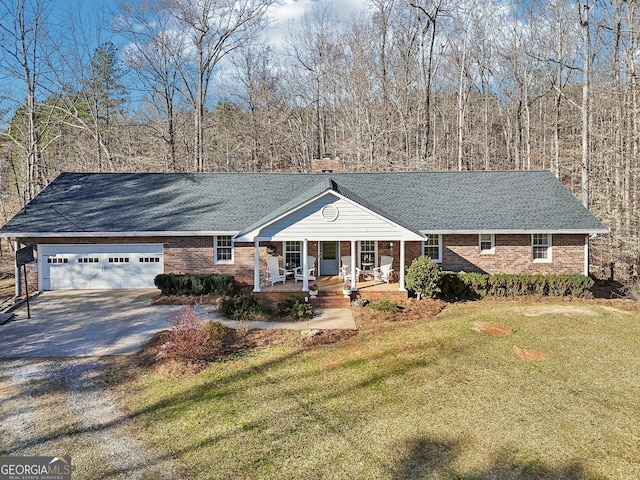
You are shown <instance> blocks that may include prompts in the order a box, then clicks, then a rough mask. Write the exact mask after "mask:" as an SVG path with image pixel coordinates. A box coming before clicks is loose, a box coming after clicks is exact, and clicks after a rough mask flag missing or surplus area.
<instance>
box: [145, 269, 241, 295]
mask: <svg viewBox="0 0 640 480" xmlns="http://www.w3.org/2000/svg"><path fill="white" fill-rule="evenodd" d="M153 282H154V283H155V285H156V287H158V288H159V289H160V291H161V292H162V295H207V294H213V295H227V294H228V293H230V292H232V291H233V286H234V278H233V275H221V274H217V273H213V274H210V275H176V274H174V273H162V274H160V275H157V276H156V278H155V279H154V280H153Z"/></svg>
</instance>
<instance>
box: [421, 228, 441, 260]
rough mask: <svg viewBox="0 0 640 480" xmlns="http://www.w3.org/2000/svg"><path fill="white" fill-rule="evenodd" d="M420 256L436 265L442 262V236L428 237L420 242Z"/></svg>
mask: <svg viewBox="0 0 640 480" xmlns="http://www.w3.org/2000/svg"><path fill="white" fill-rule="evenodd" d="M422 254H423V255H426V256H427V257H430V258H431V260H433V261H434V262H436V263H440V262H442V235H429V234H427V239H426V240H425V241H423V242H422Z"/></svg>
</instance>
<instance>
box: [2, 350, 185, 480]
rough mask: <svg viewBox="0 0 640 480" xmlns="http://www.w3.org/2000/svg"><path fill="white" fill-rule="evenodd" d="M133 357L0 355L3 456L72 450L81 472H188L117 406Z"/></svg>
mask: <svg viewBox="0 0 640 480" xmlns="http://www.w3.org/2000/svg"><path fill="white" fill-rule="evenodd" d="M130 358H131V357H120V358H119V359H118V357H109V358H92V357H84V358H75V359H37V360H28V359H11V360H0V398H2V399H3V400H2V402H0V455H3V456H6V455H9V456H31V455H35V456H37V455H47V456H49V455H56V456H61V455H70V456H71V464H72V468H73V471H72V473H73V478H77V479H87V478H100V479H105V478H110V479H180V478H183V477H182V476H181V474H180V472H179V468H178V467H176V465H174V462H173V460H172V459H171V457H170V456H167V455H165V454H164V453H162V452H158V451H156V450H155V449H154V448H153V447H150V446H149V445H147V444H146V443H145V441H144V431H143V430H141V429H140V428H139V426H138V425H136V423H135V421H134V419H135V412H132V413H127V412H124V411H123V410H122V409H121V408H120V407H119V406H118V401H117V389H118V388H119V386H118V384H117V382H116V383H115V384H114V381H113V377H114V376H115V377H116V378H117V377H118V375H117V374H115V375H114V372H115V371H117V370H119V369H120V368H121V367H122V365H120V364H119V363H118V362H121V361H129V360H130ZM122 388H124V387H122Z"/></svg>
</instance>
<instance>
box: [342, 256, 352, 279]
mask: <svg viewBox="0 0 640 480" xmlns="http://www.w3.org/2000/svg"><path fill="white" fill-rule="evenodd" d="M340 261H341V265H340V278H342V279H343V280H347V276H350V272H351V255H344V256H342V257H340Z"/></svg>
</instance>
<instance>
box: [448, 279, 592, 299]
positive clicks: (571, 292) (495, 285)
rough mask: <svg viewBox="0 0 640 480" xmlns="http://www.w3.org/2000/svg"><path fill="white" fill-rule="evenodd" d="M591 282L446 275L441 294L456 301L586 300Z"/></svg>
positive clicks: (589, 294)
mask: <svg viewBox="0 0 640 480" xmlns="http://www.w3.org/2000/svg"><path fill="white" fill-rule="evenodd" d="M593 283H594V282H593V280H592V279H591V278H589V277H586V276H584V275H561V274H550V275H541V274H535V275H512V274H504V273H503V274H496V275H488V274H481V273H447V274H445V276H444V281H443V288H442V293H443V294H444V295H447V296H451V297H456V298H468V299H473V298H482V297H486V296H492V297H519V296H525V295H550V296H572V297H582V298H590V297H591V296H592V294H591V291H590V290H589V289H590V288H591V287H592V286H593Z"/></svg>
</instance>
